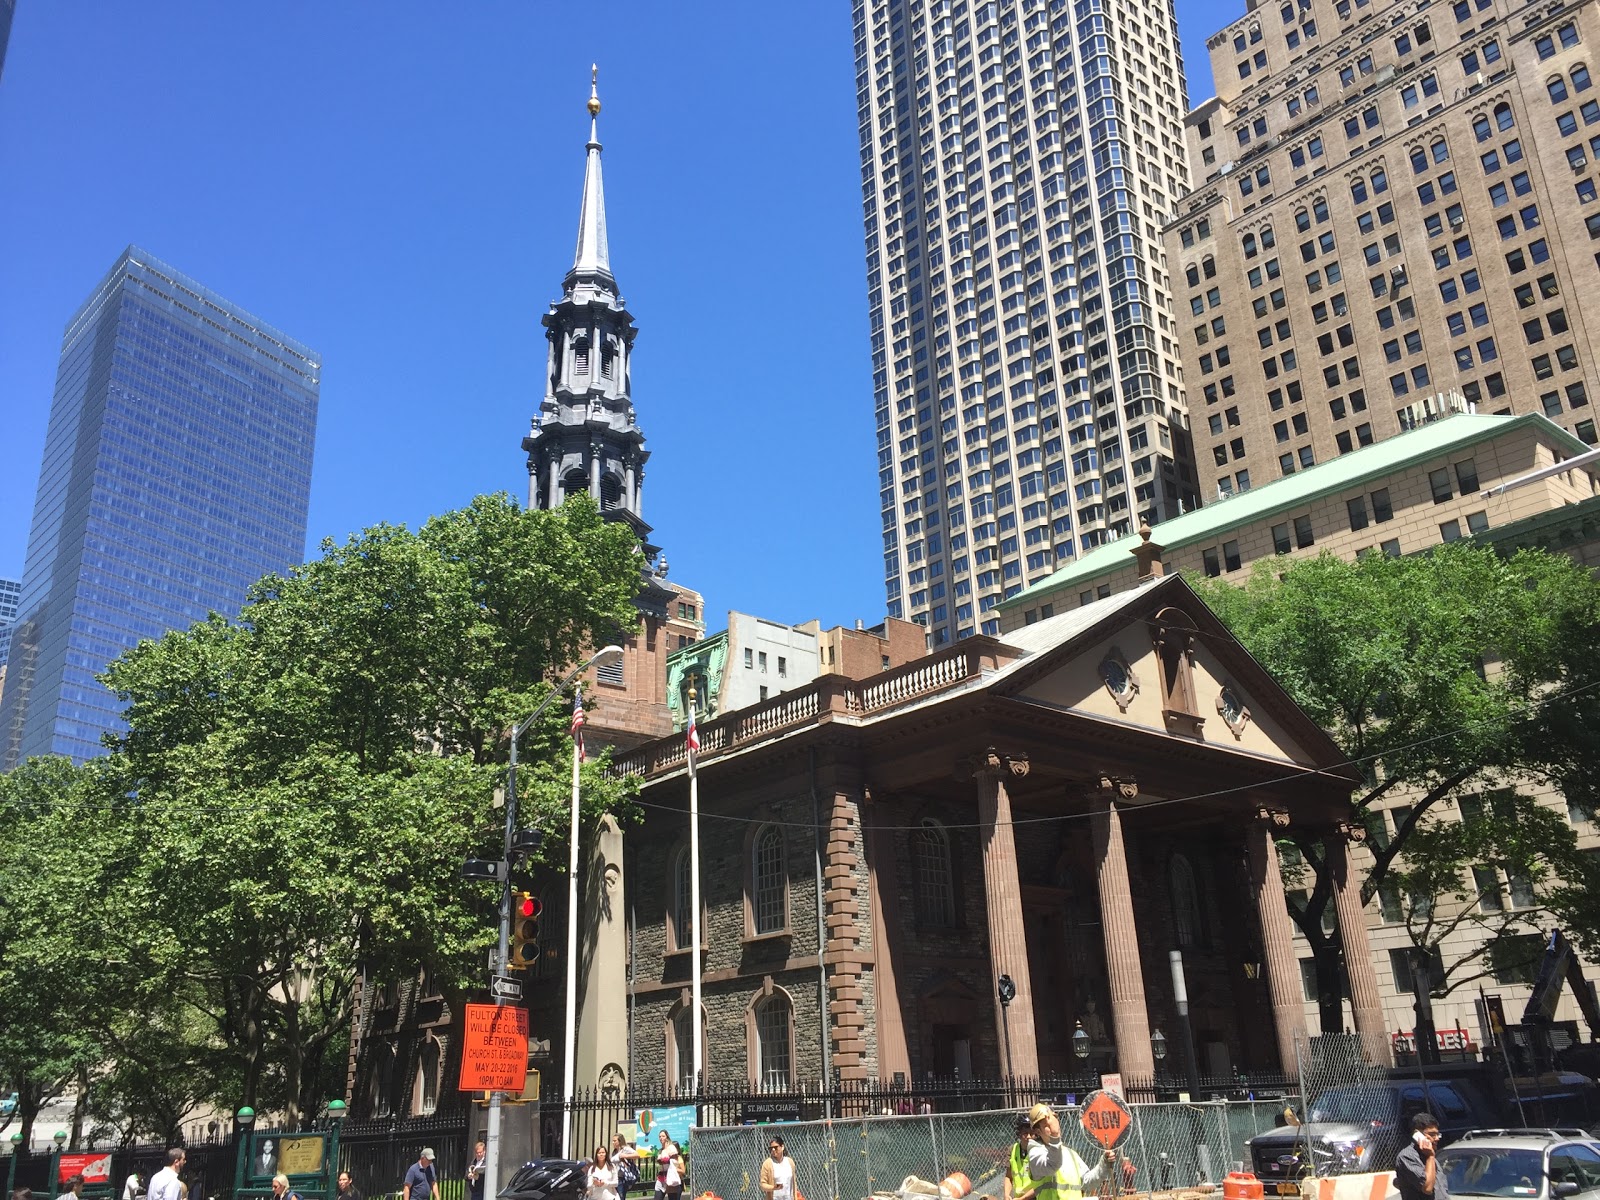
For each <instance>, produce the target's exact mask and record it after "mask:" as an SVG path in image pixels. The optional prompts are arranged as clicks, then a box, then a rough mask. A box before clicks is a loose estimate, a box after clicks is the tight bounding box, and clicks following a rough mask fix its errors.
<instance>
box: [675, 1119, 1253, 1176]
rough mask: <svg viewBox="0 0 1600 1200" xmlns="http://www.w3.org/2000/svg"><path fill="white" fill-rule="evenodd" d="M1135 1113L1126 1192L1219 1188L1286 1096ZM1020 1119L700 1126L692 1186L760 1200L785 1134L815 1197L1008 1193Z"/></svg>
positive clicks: (1068, 1130)
mask: <svg viewBox="0 0 1600 1200" xmlns="http://www.w3.org/2000/svg"><path fill="white" fill-rule="evenodd" d="M1131 1108H1132V1110H1133V1113H1134V1121H1133V1131H1132V1133H1131V1134H1130V1135H1129V1136H1128V1138H1127V1140H1126V1141H1124V1142H1123V1144H1122V1146H1121V1147H1120V1148H1119V1151H1118V1153H1119V1158H1118V1160H1117V1163H1116V1165H1115V1167H1113V1168H1111V1169H1112V1170H1114V1171H1115V1172H1116V1173H1117V1174H1120V1176H1121V1180H1120V1185H1121V1187H1120V1189H1119V1190H1133V1191H1137V1192H1146V1193H1147V1192H1151V1191H1165V1190H1178V1189H1183V1188H1188V1187H1193V1186H1195V1185H1199V1184H1213V1185H1214V1184H1216V1183H1218V1182H1219V1181H1220V1180H1221V1179H1222V1176H1223V1175H1225V1174H1226V1173H1227V1172H1228V1171H1230V1170H1232V1169H1233V1167H1234V1166H1235V1164H1237V1163H1240V1162H1243V1161H1244V1160H1245V1158H1246V1152H1245V1142H1246V1141H1247V1140H1248V1139H1249V1138H1251V1137H1253V1136H1255V1135H1256V1134H1258V1133H1262V1132H1265V1131H1266V1130H1268V1129H1271V1128H1273V1127H1274V1126H1276V1125H1278V1124H1280V1123H1281V1120H1282V1111H1283V1101H1281V1100H1270V1101H1268V1100H1258V1101H1242V1102H1235V1101H1213V1102H1210V1103H1205V1104H1135V1105H1132V1106H1131ZM1057 1111H1058V1112H1059V1114H1060V1118H1061V1126H1062V1129H1063V1130H1064V1132H1065V1140H1066V1142H1067V1144H1068V1145H1069V1146H1071V1147H1072V1148H1073V1149H1074V1150H1076V1151H1077V1153H1078V1155H1079V1156H1080V1157H1081V1158H1082V1159H1083V1160H1084V1161H1085V1162H1086V1163H1087V1164H1088V1165H1089V1166H1090V1167H1095V1166H1096V1165H1097V1164H1099V1163H1100V1162H1101V1158H1102V1154H1101V1151H1100V1148H1099V1147H1098V1146H1097V1145H1096V1144H1094V1143H1093V1142H1091V1141H1090V1140H1089V1138H1088V1137H1087V1135H1085V1134H1084V1133H1083V1130H1082V1127H1081V1126H1080V1125H1079V1123H1078V1118H1079V1115H1080V1113H1081V1111H1082V1110H1081V1109H1080V1108H1077V1107H1070V1106H1061V1107H1060V1108H1058V1110H1057ZM1016 1116H1017V1113H1016V1111H1015V1110H1004V1111H990V1112H974V1113H951V1114H939V1113H932V1114H927V1115H923V1116H891V1117H862V1118H854V1119H846V1120H834V1121H802V1122H793V1123H785V1124H782V1125H746V1126H740V1127H737V1128H697V1129H696V1130H695V1131H694V1134H693V1139H692V1140H693V1146H694V1151H693V1161H692V1166H691V1172H690V1173H691V1175H692V1178H691V1180H690V1185H691V1187H692V1189H693V1192H694V1194H695V1195H696V1196H699V1195H703V1194H704V1193H706V1192H710V1193H712V1194H713V1195H716V1196H719V1197H724V1198H726V1200H736V1198H737V1200H760V1190H759V1188H758V1180H759V1178H760V1171H761V1161H762V1159H764V1158H765V1157H767V1147H768V1139H769V1138H771V1137H772V1135H773V1134H781V1135H782V1136H783V1139H784V1143H785V1146H786V1148H787V1150H788V1153H789V1154H790V1155H791V1156H792V1157H793V1159H794V1162H795V1172H796V1178H797V1180H798V1190H799V1192H800V1194H801V1195H802V1196H803V1197H805V1200H865V1198H866V1197H869V1196H874V1195H876V1196H888V1195H893V1194H895V1193H897V1192H898V1191H899V1190H900V1189H901V1187H902V1185H903V1184H905V1183H906V1182H907V1179H908V1177H912V1176H914V1177H916V1178H917V1179H920V1180H925V1181H927V1182H928V1183H929V1184H932V1185H937V1184H938V1182H939V1181H940V1180H943V1179H945V1178H946V1177H947V1176H949V1175H952V1174H954V1173H956V1172H960V1173H961V1174H964V1175H966V1176H967V1178H968V1179H969V1180H970V1181H971V1185H972V1192H973V1195H974V1196H980V1197H997V1196H999V1195H1000V1187H1001V1180H1002V1178H1003V1176H1004V1173H1005V1167H1006V1163H1007V1161H1008V1159H1009V1158H1010V1155H1011V1148H1012V1146H1013V1145H1015V1140H1016V1134H1015V1120H1016ZM1107 1182H1110V1181H1107ZM913 1190H914V1188H913ZM1092 1190H1093V1189H1092V1188H1086V1189H1085V1191H1086V1192H1088V1191H1092Z"/></svg>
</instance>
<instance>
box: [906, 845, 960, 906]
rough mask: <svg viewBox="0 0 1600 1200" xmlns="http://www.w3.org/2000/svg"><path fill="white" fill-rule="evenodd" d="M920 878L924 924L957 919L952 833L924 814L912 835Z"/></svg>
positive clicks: (912, 850)
mask: <svg viewBox="0 0 1600 1200" xmlns="http://www.w3.org/2000/svg"><path fill="white" fill-rule="evenodd" d="M911 855H912V860H913V863H914V867H915V872H916V880H917V920H918V921H919V922H921V923H922V924H924V925H941V926H949V925H954V924H955V923H956V898H955V886H954V880H953V879H952V877H951V871H950V835H949V834H948V833H946V832H945V828H944V826H943V825H941V824H940V823H939V822H938V821H935V820H932V819H929V818H924V819H923V821H922V824H921V825H920V826H919V827H918V828H917V829H916V830H915V831H913V833H912V835H911Z"/></svg>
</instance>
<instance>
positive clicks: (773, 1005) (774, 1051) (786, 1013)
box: [755, 990, 794, 1091]
mask: <svg viewBox="0 0 1600 1200" xmlns="http://www.w3.org/2000/svg"><path fill="white" fill-rule="evenodd" d="M793 1016H794V1014H793V1012H792V1011H791V1009H790V1007H789V997H788V996H786V995H784V993H782V992H780V991H777V990H774V991H773V992H772V994H771V995H769V996H764V997H762V998H761V999H760V1000H757V1001H756V1006H755V1034H756V1046H755V1068H756V1088H757V1089H758V1090H760V1091H784V1090H787V1089H788V1088H789V1087H791V1086H793V1080H794V1021H793Z"/></svg>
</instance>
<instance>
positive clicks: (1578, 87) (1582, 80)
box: [1572, 63, 1594, 92]
mask: <svg viewBox="0 0 1600 1200" xmlns="http://www.w3.org/2000/svg"><path fill="white" fill-rule="evenodd" d="M1593 84H1594V81H1593V80H1592V79H1590V78H1589V68H1588V67H1586V66H1584V65H1583V64H1582V63H1579V64H1578V65H1577V66H1575V67H1573V68H1572V90H1573V91H1575V92H1586V91H1588V90H1589V89H1590V87H1592V86H1593Z"/></svg>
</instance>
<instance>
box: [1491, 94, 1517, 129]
mask: <svg viewBox="0 0 1600 1200" xmlns="http://www.w3.org/2000/svg"><path fill="white" fill-rule="evenodd" d="M1516 123H1517V118H1516V117H1515V116H1513V115H1512V112H1511V105H1509V104H1507V103H1506V102H1505V101H1504V100H1502V101H1501V102H1500V103H1499V104H1496V105H1495V106H1494V125H1495V128H1496V129H1498V130H1499V131H1500V132H1501V133H1504V132H1505V131H1506V130H1508V129H1510V128H1511V127H1512V126H1513V125H1515V124H1516Z"/></svg>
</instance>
